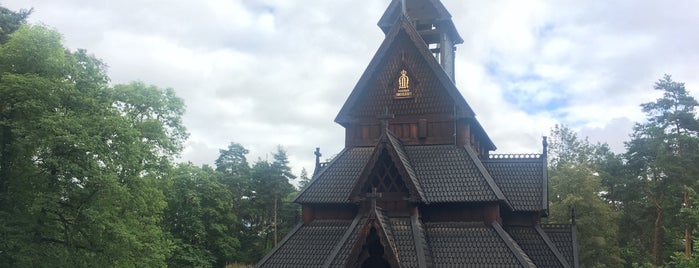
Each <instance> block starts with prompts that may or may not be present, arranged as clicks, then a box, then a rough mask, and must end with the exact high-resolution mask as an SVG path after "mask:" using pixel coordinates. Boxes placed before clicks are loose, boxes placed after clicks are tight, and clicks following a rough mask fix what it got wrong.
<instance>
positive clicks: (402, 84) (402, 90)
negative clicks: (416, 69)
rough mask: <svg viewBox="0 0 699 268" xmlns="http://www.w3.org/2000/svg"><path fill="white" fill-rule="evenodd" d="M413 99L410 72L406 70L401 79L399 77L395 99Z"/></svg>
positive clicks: (403, 71) (402, 71) (401, 73)
mask: <svg viewBox="0 0 699 268" xmlns="http://www.w3.org/2000/svg"><path fill="white" fill-rule="evenodd" d="M412 97H413V92H412V91H410V77H408V72H407V71H406V70H401V71H400V77H398V90H396V94H395V95H394V98H396V99H407V98H412Z"/></svg>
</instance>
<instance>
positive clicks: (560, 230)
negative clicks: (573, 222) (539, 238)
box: [541, 224, 576, 267]
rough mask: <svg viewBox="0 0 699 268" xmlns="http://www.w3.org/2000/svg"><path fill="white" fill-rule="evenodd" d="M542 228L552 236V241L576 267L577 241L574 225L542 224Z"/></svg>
mask: <svg viewBox="0 0 699 268" xmlns="http://www.w3.org/2000/svg"><path fill="white" fill-rule="evenodd" d="M541 229H543V230H544V232H546V235H548V236H549V238H551V242H553V244H554V245H556V248H558V251H560V252H561V254H563V257H565V259H566V260H567V261H568V263H570V264H571V266H573V267H575V266H576V265H575V261H576V260H575V248H574V244H575V241H574V240H573V239H574V236H573V230H572V226H570V225H568V224H542V225H541Z"/></svg>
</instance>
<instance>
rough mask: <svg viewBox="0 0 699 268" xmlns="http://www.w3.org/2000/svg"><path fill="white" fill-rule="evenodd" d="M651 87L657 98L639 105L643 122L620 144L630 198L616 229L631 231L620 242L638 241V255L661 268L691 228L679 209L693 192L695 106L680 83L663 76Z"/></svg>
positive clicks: (698, 160) (698, 159)
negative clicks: (642, 113)
mask: <svg viewBox="0 0 699 268" xmlns="http://www.w3.org/2000/svg"><path fill="white" fill-rule="evenodd" d="M654 88H655V89H656V90H658V91H661V92H662V93H663V96H662V97H661V98H659V99H657V100H656V101H655V102H650V103H645V104H643V105H641V106H642V108H643V111H644V112H645V113H646V115H647V122H644V123H639V124H637V125H636V126H635V127H634V133H633V134H632V136H631V141H629V142H628V143H627V144H626V145H627V152H626V155H625V158H626V159H627V168H628V173H629V175H628V177H629V178H630V180H628V181H627V182H626V185H627V188H629V190H630V191H629V193H631V192H632V191H635V192H636V194H629V195H628V196H626V197H624V199H625V201H624V202H625V206H624V209H625V213H624V220H622V224H623V225H625V226H624V227H628V229H629V230H631V232H630V234H629V236H630V237H629V238H628V239H624V241H623V242H625V243H629V242H626V241H634V240H632V239H639V240H640V241H639V242H640V243H638V244H639V245H640V250H639V253H638V254H645V255H650V256H652V259H651V260H653V262H654V263H655V264H656V265H662V264H663V263H665V262H667V261H668V260H670V257H671V256H672V255H673V254H674V252H677V251H683V248H684V247H683V244H684V243H683V240H684V232H685V228H690V230H691V229H692V228H694V227H695V225H696V221H693V220H690V219H689V217H687V216H686V215H687V214H688V213H690V212H688V211H687V210H690V211H691V210H692V209H683V208H682V207H683V204H684V203H685V201H684V196H685V194H687V195H688V196H691V194H692V193H693V192H695V189H696V180H697V178H698V177H699V138H698V136H697V131H699V120H697V118H696V109H697V107H698V106H699V104H698V103H697V101H696V100H695V99H694V98H693V97H692V96H691V95H689V94H688V92H687V91H686V89H685V88H684V83H678V82H674V81H672V79H671V77H670V76H669V75H665V76H664V77H663V78H662V79H660V80H659V81H658V82H656V83H655V87H654ZM690 202H692V201H691V200H690ZM683 211H684V212H683ZM627 245H636V244H630V243H629V244H627ZM627 245H623V246H625V247H626V246H627Z"/></svg>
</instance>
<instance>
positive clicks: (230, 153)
mask: <svg viewBox="0 0 699 268" xmlns="http://www.w3.org/2000/svg"><path fill="white" fill-rule="evenodd" d="M218 151H219V156H218V158H216V161H215V163H216V171H221V172H223V173H225V174H230V175H233V176H236V177H241V176H247V175H248V174H249V172H250V166H249V165H248V160H247V158H246V157H245V155H247V154H248V153H249V152H250V151H248V150H247V149H245V147H243V146H242V145H240V144H239V143H235V142H231V144H229V145H228V148H227V149H226V150H218Z"/></svg>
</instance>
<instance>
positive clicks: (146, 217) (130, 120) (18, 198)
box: [0, 25, 186, 267]
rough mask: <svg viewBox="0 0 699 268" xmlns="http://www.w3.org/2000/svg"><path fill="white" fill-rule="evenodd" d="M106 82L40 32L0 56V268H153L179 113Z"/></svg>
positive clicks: (22, 37)
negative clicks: (136, 112)
mask: <svg viewBox="0 0 699 268" xmlns="http://www.w3.org/2000/svg"><path fill="white" fill-rule="evenodd" d="M107 81H108V79H107V76H106V75H105V73H104V64H102V63H101V61H99V60H98V59H95V58H94V57H93V56H90V55H88V54H86V52H85V51H77V52H69V51H67V50H66V49H65V48H64V47H63V46H62V44H61V41H60V35H59V34H58V33H56V32H55V31H53V30H50V29H48V28H46V27H43V26H26V25H25V26H22V27H20V28H19V30H17V31H16V32H14V33H13V34H12V35H11V36H10V39H9V41H8V42H7V43H5V44H4V45H3V46H2V47H1V49H0V95H1V96H3V97H2V98H1V99H0V182H1V183H0V201H1V202H0V204H1V205H0V235H1V239H2V240H3V241H4V243H3V244H2V245H0V263H2V265H1V266H8V267H33V266H39V267H41V266H46V265H51V266H59V267H105V266H106V267H124V266H127V267H128V266H130V267H134V266H147V267H163V266H165V259H166V258H167V257H169V256H170V254H171V250H172V248H173V246H174V245H173V243H172V241H170V240H168V239H167V235H165V233H164V232H163V230H162V228H161V219H162V211H163V209H164V208H165V206H166V202H165V199H164V195H163V193H162V191H161V187H162V185H161V184H162V182H161V179H162V178H164V177H165V176H167V173H168V167H169V160H170V159H171V158H172V157H173V155H175V154H177V153H179V149H180V148H181V143H182V140H183V137H184V136H186V135H183V134H182V132H183V131H184V128H183V126H182V125H181V121H180V119H179V118H180V117H181V115H182V113H183V110H182V109H180V108H182V107H183V106H182V101H181V100H179V99H178V98H177V97H175V96H174V94H172V92H171V91H170V93H169V95H168V93H164V95H167V96H168V97H167V98H157V99H155V100H153V101H150V102H144V101H143V100H142V99H136V98H130V99H129V98H125V97H124V96H128V95H129V94H127V93H128V88H135V87H137V86H138V84H132V85H118V86H115V88H114V89H110V88H109V85H108V84H107ZM140 90H144V91H145V92H167V91H161V90H159V89H157V88H155V87H149V88H141V89H140ZM122 107H141V108H143V109H144V110H148V111H155V112H151V113H150V114H148V115H154V116H152V117H148V116H147V115H143V116H136V117H134V116H130V115H132V114H134V113H131V111H129V110H126V109H123V108H122ZM144 125H149V127H145V126H144ZM160 125H162V126H164V127H159V126H160ZM172 129H176V130H179V131H182V132H177V131H170V130H172ZM153 159H155V160H157V161H152V160H153ZM156 162H157V164H154V163H156Z"/></svg>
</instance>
